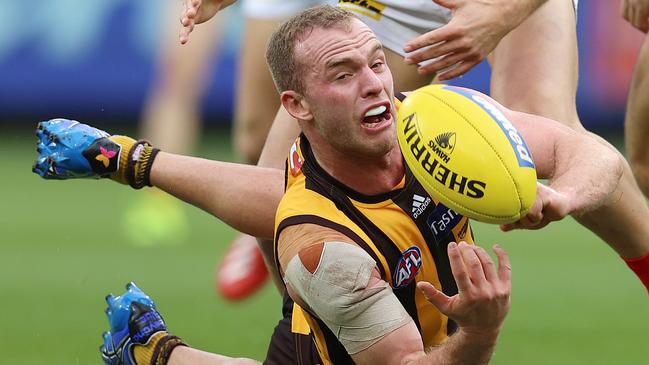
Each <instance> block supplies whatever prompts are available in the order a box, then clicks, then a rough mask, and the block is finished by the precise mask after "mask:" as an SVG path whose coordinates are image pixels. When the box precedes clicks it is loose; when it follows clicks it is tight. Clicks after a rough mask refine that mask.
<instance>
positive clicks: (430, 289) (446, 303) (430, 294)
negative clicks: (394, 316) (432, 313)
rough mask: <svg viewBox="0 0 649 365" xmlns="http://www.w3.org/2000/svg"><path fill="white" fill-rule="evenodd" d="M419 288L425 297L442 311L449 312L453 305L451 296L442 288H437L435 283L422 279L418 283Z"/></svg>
mask: <svg viewBox="0 0 649 365" xmlns="http://www.w3.org/2000/svg"><path fill="white" fill-rule="evenodd" d="M417 288H419V290H421V292H422V294H424V297H426V299H427V300H428V301H429V302H431V304H433V305H434V306H435V307H437V309H439V311H440V312H442V313H444V314H447V313H448V310H449V308H450V305H451V301H452V299H451V297H448V296H447V295H446V294H444V293H442V292H441V291H440V290H437V288H435V287H434V286H433V284H431V283H429V282H427V281H420V282H418V283H417Z"/></svg>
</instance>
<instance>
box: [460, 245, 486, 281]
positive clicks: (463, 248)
mask: <svg viewBox="0 0 649 365" xmlns="http://www.w3.org/2000/svg"><path fill="white" fill-rule="evenodd" d="M457 247H458V249H459V250H460V253H461V254H462V261H464V267H465V268H466V269H467V270H468V274H469V279H470V280H471V284H473V286H481V285H483V284H484V283H485V282H486V280H487V279H486V277H485V273H484V269H483V268H482V262H481V260H480V257H478V254H477V252H476V246H475V245H469V244H468V243H466V242H460V243H459V244H458V246H457ZM487 256H488V255H487ZM490 260H491V259H490Z"/></svg>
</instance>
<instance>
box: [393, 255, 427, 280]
mask: <svg viewBox="0 0 649 365" xmlns="http://www.w3.org/2000/svg"><path fill="white" fill-rule="evenodd" d="M420 267H421V251H419V247H417V246H412V247H410V248H409V249H407V250H406V251H405V252H404V253H403V255H401V258H400V259H399V262H398V263H397V267H395V268H394V274H393V275H392V276H393V277H392V282H393V283H394V285H393V286H394V288H395V289H399V288H404V287H406V286H408V284H410V282H412V280H413V279H414V278H415V276H417V273H418V272H419V268H420Z"/></svg>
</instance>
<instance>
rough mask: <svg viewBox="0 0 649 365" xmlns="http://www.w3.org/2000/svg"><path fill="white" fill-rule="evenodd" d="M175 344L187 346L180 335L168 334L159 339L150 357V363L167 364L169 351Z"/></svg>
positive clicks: (152, 364) (156, 364)
mask: <svg viewBox="0 0 649 365" xmlns="http://www.w3.org/2000/svg"><path fill="white" fill-rule="evenodd" d="M177 346H187V344H186V343H184V342H183V340H181V339H180V337H177V336H173V335H169V336H165V337H163V338H161V339H160V341H159V342H158V344H157V345H156V347H155V351H153V356H152V357H151V365H167V361H169V357H170V356H171V352H172V351H173V350H174V349H175V348H176V347H177Z"/></svg>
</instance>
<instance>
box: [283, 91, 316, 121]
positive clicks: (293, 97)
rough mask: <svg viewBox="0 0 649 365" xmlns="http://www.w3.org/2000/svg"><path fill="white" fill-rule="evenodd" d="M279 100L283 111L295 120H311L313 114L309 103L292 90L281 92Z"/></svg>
mask: <svg viewBox="0 0 649 365" xmlns="http://www.w3.org/2000/svg"><path fill="white" fill-rule="evenodd" d="M280 99H281V101H282V105H283V106H284V109H286V111H288V113H289V114H290V115H291V116H292V117H293V118H295V119H297V120H307V121H308V120H311V119H313V114H312V113H311V108H310V106H309V103H308V102H307V101H306V100H305V99H304V96H303V95H302V94H300V93H298V92H296V91H294V90H287V91H284V92H282V94H281V96H280Z"/></svg>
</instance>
